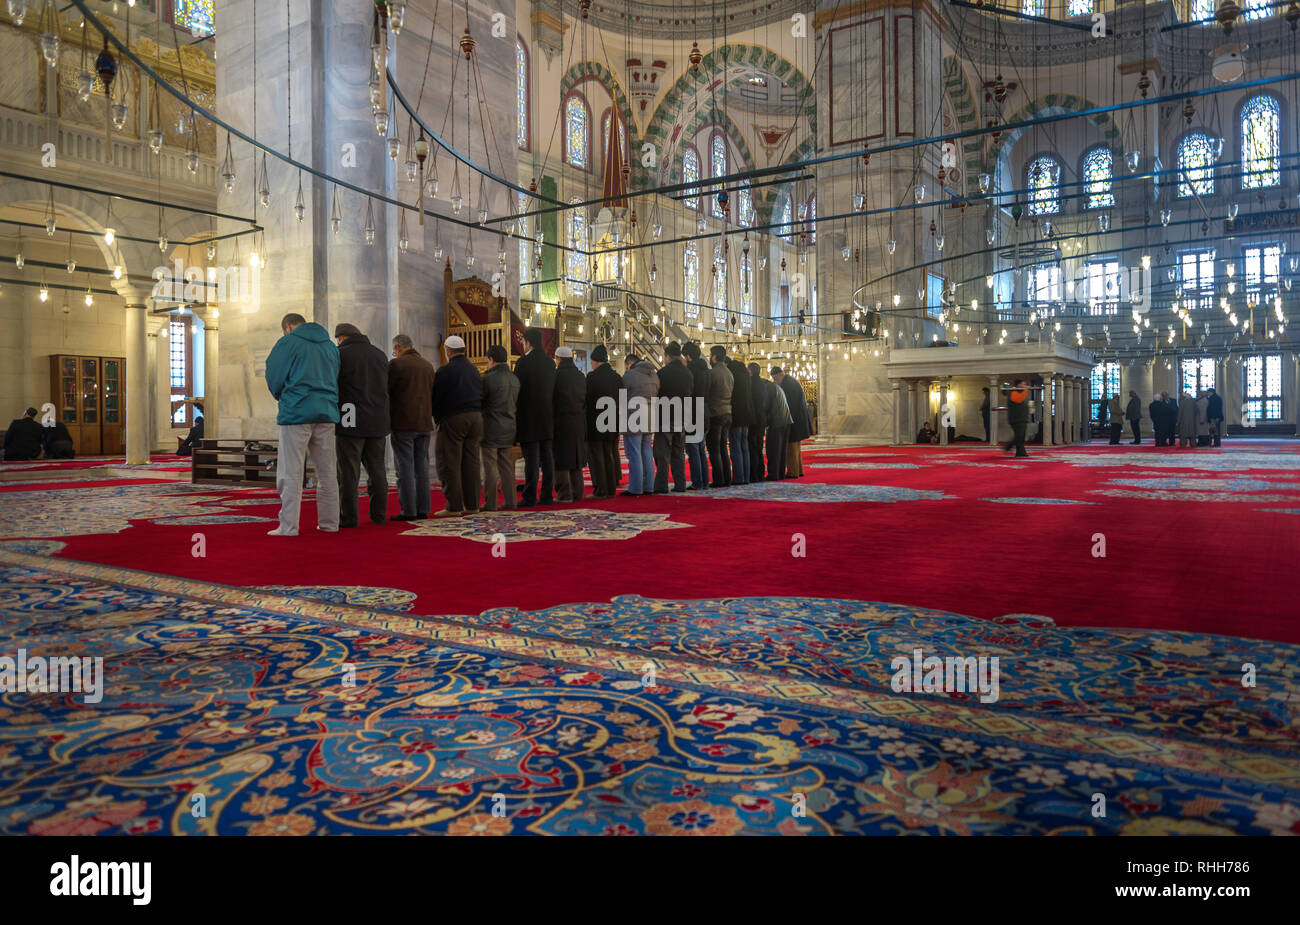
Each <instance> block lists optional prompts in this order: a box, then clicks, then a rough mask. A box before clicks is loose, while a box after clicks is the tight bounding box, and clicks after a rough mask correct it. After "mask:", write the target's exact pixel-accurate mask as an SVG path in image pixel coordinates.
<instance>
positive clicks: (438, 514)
mask: <svg viewBox="0 0 1300 925" xmlns="http://www.w3.org/2000/svg"><path fill="white" fill-rule="evenodd" d="M426 516H427V515H426ZM433 516H434V517H464V516H465V512H464V511H449V510H447V509H446V508H443V509H442V510H441V511H437V512H435V513H434V515H433Z"/></svg>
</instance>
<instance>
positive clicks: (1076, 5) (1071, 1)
mask: <svg viewBox="0 0 1300 925" xmlns="http://www.w3.org/2000/svg"><path fill="white" fill-rule="evenodd" d="M1092 8H1093V0H1068V2H1067V3H1066V6H1065V11H1066V15H1068V16H1089V15H1091V14H1092Z"/></svg>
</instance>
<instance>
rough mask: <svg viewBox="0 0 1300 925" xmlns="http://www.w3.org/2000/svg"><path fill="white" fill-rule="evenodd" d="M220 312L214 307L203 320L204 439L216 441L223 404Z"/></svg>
mask: <svg viewBox="0 0 1300 925" xmlns="http://www.w3.org/2000/svg"><path fill="white" fill-rule="evenodd" d="M219 319H220V312H219V311H218V310H217V307H216V306H215V305H214V306H212V307H211V308H209V309H208V312H207V316H206V317H205V318H204V319H203V378H204V382H203V439H205V440H212V439H215V438H216V437H217V436H218V435H219V432H220V428H221V404H220V401H219V400H218V393H219V390H220V385H219V383H220V381H221V377H220V376H219V375H218V371H219V370H220V369H221V367H220V365H219V364H220V362H221V351H220V340H219V334H218V331H217V322H218V320H219Z"/></svg>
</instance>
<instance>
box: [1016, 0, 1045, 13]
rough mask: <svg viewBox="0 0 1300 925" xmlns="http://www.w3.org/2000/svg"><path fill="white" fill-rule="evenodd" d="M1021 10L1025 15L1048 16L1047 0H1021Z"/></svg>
mask: <svg viewBox="0 0 1300 925" xmlns="http://www.w3.org/2000/svg"><path fill="white" fill-rule="evenodd" d="M1020 12H1021V13H1022V14H1024V15H1025V16H1046V15H1047V0H1020Z"/></svg>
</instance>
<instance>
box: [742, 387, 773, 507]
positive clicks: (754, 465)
mask: <svg viewBox="0 0 1300 925" xmlns="http://www.w3.org/2000/svg"><path fill="white" fill-rule="evenodd" d="M747 372H748V374H749V400H750V404H752V405H753V406H754V419H753V420H752V421H751V422H750V425H749V480H750V481H751V482H761V481H763V480H764V479H765V478H767V465H766V464H765V463H764V461H763V434H764V433H765V432H766V431H767V419H768V417H769V416H770V414H771V409H769V408H768V400H769V397H770V396H769V395H768V393H767V388H766V387H765V385H764V383H763V377H762V376H761V375H760V374H759V369H758V364H757V363H750V364H749V369H748V370H747Z"/></svg>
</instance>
